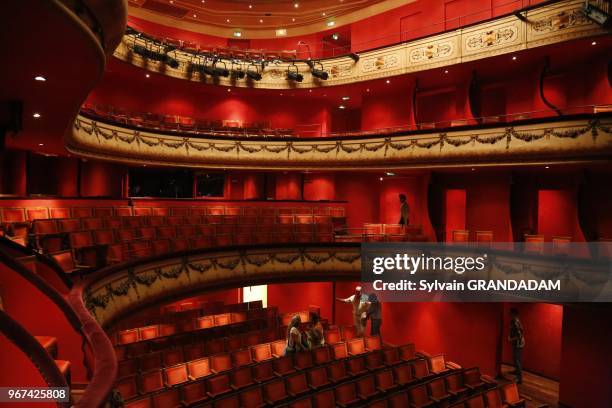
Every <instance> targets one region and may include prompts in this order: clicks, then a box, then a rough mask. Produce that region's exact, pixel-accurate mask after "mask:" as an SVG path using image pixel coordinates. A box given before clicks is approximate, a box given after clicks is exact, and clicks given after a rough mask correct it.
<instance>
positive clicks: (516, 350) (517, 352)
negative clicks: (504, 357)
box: [512, 347, 523, 382]
mask: <svg viewBox="0 0 612 408" xmlns="http://www.w3.org/2000/svg"><path fill="white" fill-rule="evenodd" d="M522 354H523V348H522V347H512V358H513V360H514V369H515V370H516V381H517V382H523V365H522V363H521V358H522Z"/></svg>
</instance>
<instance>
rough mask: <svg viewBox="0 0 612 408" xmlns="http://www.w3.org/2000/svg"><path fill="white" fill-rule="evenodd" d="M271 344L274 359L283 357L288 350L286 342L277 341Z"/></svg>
mask: <svg viewBox="0 0 612 408" xmlns="http://www.w3.org/2000/svg"><path fill="white" fill-rule="evenodd" d="M269 344H270V349H271V351H272V356H273V357H281V356H283V355H284V354H285V349H286V348H287V342H286V340H276V341H273V342H271V343H269Z"/></svg>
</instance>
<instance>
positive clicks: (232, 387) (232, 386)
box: [230, 384, 238, 391]
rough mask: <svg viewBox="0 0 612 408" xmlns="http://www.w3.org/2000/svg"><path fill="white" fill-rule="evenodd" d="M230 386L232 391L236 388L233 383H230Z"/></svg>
mask: <svg viewBox="0 0 612 408" xmlns="http://www.w3.org/2000/svg"><path fill="white" fill-rule="evenodd" d="M230 388H231V389H232V390H234V391H236V390H238V387H236V386H235V385H234V384H230Z"/></svg>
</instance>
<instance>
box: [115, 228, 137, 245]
mask: <svg viewBox="0 0 612 408" xmlns="http://www.w3.org/2000/svg"><path fill="white" fill-rule="evenodd" d="M115 231H116V239H117V241H119V242H128V241H133V240H135V239H136V232H135V230H134V229H132V228H122V229H119V230H115Z"/></svg>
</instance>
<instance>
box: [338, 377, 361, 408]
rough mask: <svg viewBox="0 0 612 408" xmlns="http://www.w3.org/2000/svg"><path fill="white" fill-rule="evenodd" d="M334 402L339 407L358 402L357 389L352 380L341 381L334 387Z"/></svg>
mask: <svg viewBox="0 0 612 408" xmlns="http://www.w3.org/2000/svg"><path fill="white" fill-rule="evenodd" d="M334 392H335V394H336V404H338V406H340V407H348V406H351V405H354V404H355V403H357V402H359V398H358V397H357V389H356V388H355V383H354V382H348V383H342V384H339V385H337V386H336V387H335V388H334Z"/></svg>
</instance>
